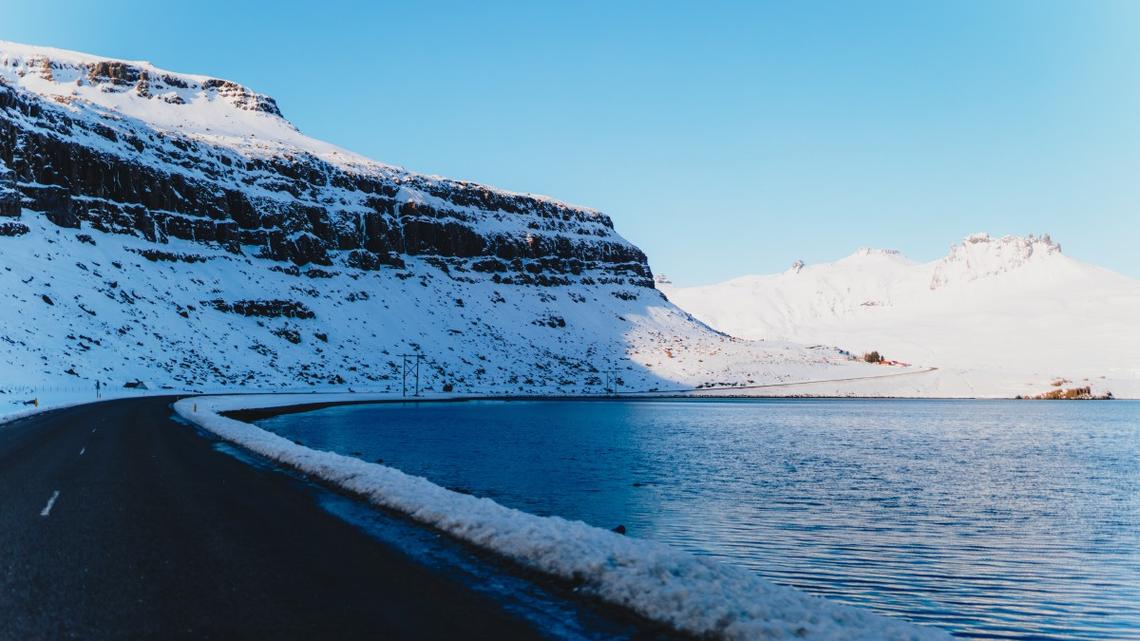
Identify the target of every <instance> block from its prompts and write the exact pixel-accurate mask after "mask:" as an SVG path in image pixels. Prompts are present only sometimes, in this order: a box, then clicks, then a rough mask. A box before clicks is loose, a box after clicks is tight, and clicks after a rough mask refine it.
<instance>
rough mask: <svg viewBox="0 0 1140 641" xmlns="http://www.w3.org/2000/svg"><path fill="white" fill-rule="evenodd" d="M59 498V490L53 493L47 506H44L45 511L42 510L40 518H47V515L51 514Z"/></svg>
mask: <svg viewBox="0 0 1140 641" xmlns="http://www.w3.org/2000/svg"><path fill="white" fill-rule="evenodd" d="M58 498H59V490H56V491H54V492H52V494H51V498H50V499H48V502H47V505H45V506H44V509H42V510H40V516H47V515H49V514H51V508H52V506H53V505H55V500H56V499H58Z"/></svg>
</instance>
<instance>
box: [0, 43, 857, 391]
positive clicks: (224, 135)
mask: <svg viewBox="0 0 1140 641" xmlns="http://www.w3.org/2000/svg"><path fill="white" fill-rule="evenodd" d="M0 289H2V291H3V292H4V296H5V297H6V299H7V300H8V301H9V304H8V305H5V306H3V307H0V363H3V369H2V370H0V395H6V396H7V397H8V399H9V400H8V401H5V400H4V399H3V397H2V396H0V412H2V411H3V409H4V407H8V408H9V409H11V407H13V406H14V403H15V402H23V401H26V400H27V399H28V398H30V397H33V396H39V395H42V394H43V392H44V390H45V388H47V389H54V390H59V389H65V388H66V389H69V390H74V389H78V390H83V389H90V388H91V387H93V386H94V384H95V383H96V382H100V383H101V384H103V385H104V386H105V387H109V388H121V387H122V385H123V383H124V382H126V381H131V380H135V379H140V380H144V381H149V382H151V383H153V384H154V386H158V387H161V386H171V387H173V388H178V389H200V390H218V389H234V388H241V387H246V388H250V387H253V388H258V389H286V388H287V389H292V388H314V387H321V388H337V389H346V388H348V387H352V388H354V389H357V390H374V391H398V390H400V389H401V386H402V382H403V380H402V364H403V359H402V357H401V356H400V355H401V354H405V353H411V354H422V355H423V356H424V357H425V361H424V365H423V370H422V372H421V375H422V383H423V387H425V388H427V389H434V390H436V391H442V390H445V389H450V390H454V392H456V393H471V392H494V393H581V392H602V391H604V390H605V388H606V387H607V380H608V379H610V378H617V379H619V381H620V388H621V390H622V391H646V390H665V389H682V388H691V387H696V386H711V385H728V386H744V385H756V384H764V383H780V382H788V381H799V380H817V379H831V378H846V377H853V376H854V377H858V376H868V375H876V374H877V373H878V372H877V371H876V368H874V367H870V366H867V365H863V364H859V363H853V362H851V361H849V360H848V359H847V358H846V357H845V356H844V355H843V354H842V353H840V352H839V351H837V350H835V349H830V348H815V349H807V348H804V347H802V346H799V345H796V344H791V343H783V342H756V341H741V340H738V339H733V338H731V337H728V336H725V335H723V334H720V333H719V332H716V331H714V330H712V329H710V328H708V327H706V326H705V325H703V324H702V323H700V322H698V321H696V320H694V319H693V318H692V317H691V316H689V315H688V314H687V313H685V312H683V311H681V310H679V309H678V308H676V307H675V306H673V305H672V304H671V303H669V302H668V301H667V300H665V299H664V297H663V296H662V295H661V294H660V293H659V292H658V291H656V290H655V289H654V288H653V281H652V274H651V272H650V270H649V267H648V264H647V262H646V259H645V255H644V254H643V253H642V252H641V251H640V250H639V249H638V248H637V247H635V246H633V245H632V244H631V243H629V242H628V241H627V240H625V239H624V238H622V237H621V236H620V235H618V234H617V233H616V232H615V231H614V228H613V223H612V221H611V220H610V219H609V217H607V216H605V215H604V214H602V213H600V212H597V211H595V210H592V209H587V208H582V207H577V206H573V205H568V204H565V203H561V202H558V201H555V200H552V199H549V198H545V197H540V196H530V195H523V194H516V193H511V192H506V191H502V190H498V189H495V188H490V187H485V186H482V185H477V184H474V183H469V182H464V181H455V180H449V179H445V178H439V177H432V176H423V175H419V174H414V173H411V172H407V171H405V170H402V169H400V168H397V167H392V166H389V165H384V164H381V163H376V162H373V161H370V160H368V159H365V158H361V157H359V156H356V155H354V154H351V153H349V152H345V151H343V150H340V149H338V148H336V147H334V146H331V145H328V144H325V143H322V142H320V141H315V140H313V139H311V138H308V137H306V136H304V135H303V134H301V133H300V132H299V131H297V129H296V128H295V127H294V126H293V125H292V124H290V123H289V122H288V121H287V120H285V118H284V117H283V116H282V114H281V112H280V110H279V109H278V107H277V105H276V103H275V102H274V101H273V100H272V99H271V98H269V97H267V96H263V95H261V94H258V93H256V92H254V91H252V90H249V89H246V88H244V87H241V86H240V85H237V84H234V83H231V82H228V81H221V80H215V79H211V78H207V77H203V76H195V75H188V74H179V73H174V72H168V71H163V70H161V69H156V68H154V67H153V66H151V65H149V64H147V63H141V62H127V61H115V60H107V59H103V58H100V57H96V56H89V55H86V54H78V53H73V52H65V51H60V50H55V49H47V48H41V47H29V46H25V45H16V44H12V43H3V42H0ZM615 373H616V376H613V374H615ZM20 407H22V406H20Z"/></svg>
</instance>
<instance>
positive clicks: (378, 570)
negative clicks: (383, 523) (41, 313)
mask: <svg viewBox="0 0 1140 641" xmlns="http://www.w3.org/2000/svg"><path fill="white" fill-rule="evenodd" d="M172 400H173V399H171V398H146V399H129V400H118V401H108V402H104V403H99V404H93V405H85V406H79V407H72V408H66V409H61V410H56V411H52V412H47V413H43V414H38V415H35V416H32V417H28V418H25V419H22V420H19V421H15V422H12V423H9V424H6V425H4V426H2V427H0V639H64V638H78V639H128V638H129V639H163V640H168V639H186V638H194V639H201V638H211V639H230V638H263V639H275V640H278V639H365V638H368V639H407V638H416V639H419V638H424V639H532V638H540V636H539V634H538V633H537V632H536V631H535V630H532V629H530V628H529V627H527V626H526V625H525V624H524V623H522V622H521V621H520V620H517V619H514V618H512V617H510V616H508V615H507V614H505V613H504V612H502V610H501V609H499V608H498V607H497V606H496V604H495V603H494V602H492V601H490V600H489V599H487V598H484V597H481V596H478V595H476V594H475V593H473V592H469V591H467V590H466V589H464V588H462V587H461V586H459V585H458V584H457V583H455V582H452V581H450V580H449V579H448V578H446V577H444V576H441V575H438V574H436V573H434V572H433V571H431V570H428V569H425V568H423V567H421V566H419V565H417V564H415V563H413V562H412V561H411V560H409V559H408V558H407V557H405V556H403V555H402V554H401V553H399V552H397V551H395V550H392V549H389V548H387V547H385V546H383V545H382V544H380V543H378V542H377V541H375V540H373V539H371V538H370V537H369V536H368V535H367V534H365V533H363V532H362V531H360V530H358V529H356V528H354V527H352V526H350V525H348V524H347V523H345V522H343V521H341V520H339V519H338V518H336V517H334V516H332V515H330V514H328V513H327V512H325V511H323V510H322V509H321V508H320V507H318V505H317V504H316V502H315V501H314V500H313V497H312V495H311V492H310V493H307V492H306V491H305V489H304V487H305V486H304V484H302V483H300V482H298V481H297V480H296V479H294V478H292V477H290V476H288V475H284V474H277V473H272V472H266V471H263V470H259V469H257V468H255V467H252V466H249V465H247V464H245V463H242V462H241V461H239V460H237V459H236V458H233V457H231V456H228V455H226V454H223V453H220V452H218V451H216V450H215V449H214V447H213V445H212V443H211V442H210V441H209V440H207V439H204V438H202V437H201V436H200V435H199V434H198V433H196V431H195V430H194V429H193V428H190V427H188V426H186V425H184V424H180V423H175V422H174V421H173V420H171V417H172V412H171V410H170V407H169V406H170V403H171V401H172Z"/></svg>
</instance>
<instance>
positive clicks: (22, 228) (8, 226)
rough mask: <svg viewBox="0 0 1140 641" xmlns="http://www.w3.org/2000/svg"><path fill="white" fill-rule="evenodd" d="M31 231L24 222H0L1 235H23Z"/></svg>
mask: <svg viewBox="0 0 1140 641" xmlns="http://www.w3.org/2000/svg"><path fill="white" fill-rule="evenodd" d="M29 231H31V230H29V229H28V226H27V225H25V224H24V223H12V222H3V223H0V236H23V235H24V234H26V233H28V232H29Z"/></svg>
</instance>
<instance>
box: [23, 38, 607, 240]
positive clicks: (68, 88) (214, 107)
mask: <svg viewBox="0 0 1140 641" xmlns="http://www.w3.org/2000/svg"><path fill="white" fill-rule="evenodd" d="M2 85H8V86H11V87H14V88H16V89H19V90H22V91H27V92H30V93H34V94H36V95H39V96H41V97H44V98H46V99H48V100H50V101H52V102H54V103H57V104H58V105H60V106H63V107H68V108H71V109H72V110H77V111H87V112H94V113H93V114H92V115H95V116H96V117H102V116H109V117H110V118H111V119H114V118H116V117H119V116H128V117H130V118H134V119H136V120H138V121H139V122H141V123H145V124H146V125H147V126H149V127H151V128H154V129H156V130H158V131H160V132H169V133H172V134H176V135H179V136H187V137H190V138H192V139H194V140H197V141H201V142H205V143H207V144H210V145H214V146H220V147H225V148H228V149H231V150H234V151H237V152H239V153H240V154H242V155H243V156H247V157H257V158H263V159H264V158H273V157H281V156H304V155H310V156H312V157H313V158H315V159H318V160H320V161H322V162H326V163H329V164H331V165H333V166H335V167H338V168H340V169H343V170H346V171H349V172H352V173H357V174H365V175H368V176H373V177H378V176H384V177H387V178H389V179H395V180H401V181H403V180H407V181H410V182H434V183H447V184H449V185H453V186H454V187H455V188H458V189H463V190H482V191H487V192H491V193H492V194H493V195H495V196H498V197H503V198H526V199H529V200H532V201H535V202H540V203H545V204H549V205H550V206H553V207H555V208H565V209H573V210H575V211H577V212H580V213H581V214H583V215H588V216H594V217H597V218H599V219H606V220H608V218H607V217H606V216H605V215H604V214H602V213H601V212H599V211H598V210H596V209H593V208H590V207H584V206H580V205H575V204H572V203H570V202H566V201H563V200H559V199H556V198H552V197H550V196H545V195H541V194H533V193H529V192H519V191H511V190H507V189H502V188H499V187H492V186H488V185H483V184H480V183H476V182H473V181H468V180H457V179H453V178H446V177H443V176H439V175H435V174H426V173H416V172H411V171H408V170H406V169H403V168H402V167H399V166H396V165H392V164H388V163H383V162H379V161H376V160H373V159H371V158H368V157H366V156H363V155H360V154H358V153H356V152H353V151H350V150H348V149H344V148H342V147H339V146H337V145H334V144H331V143H328V142H325V141H322V140H317V139H314V138H311V137H309V136H306V135H304V134H303V133H302V132H301V131H300V130H299V129H298V128H297V127H296V126H295V125H294V124H293V123H292V122H290V121H289V120H288V119H286V118H285V117H284V116H283V115H282V113H281V110H280V108H279V107H278V105H277V102H276V101H275V100H274V99H273V98H272V97H270V96H268V95H265V94H262V93H258V92H256V91H253V90H252V89H249V88H247V87H246V86H244V85H241V84H239V83H236V82H233V81H230V80H224V79H221V78H215V77H211V76H205V75H199V74H189V73H182V72H174V71H168V70H165V69H161V68H158V67H155V66H154V65H153V64H151V63H150V62H146V61H141V60H121V59H117V58H110V57H106V56H96V55H92V54H87V53H82V52H77V51H68V50H65V49H57V48H53V47H42V46H36V45H26V44H20V43H16V42H10V41H6V40H0V86H2ZM83 107H86V109H84V108H83Z"/></svg>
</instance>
